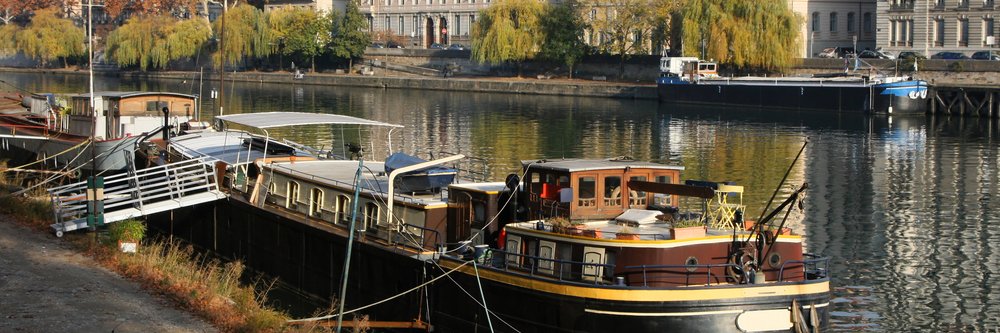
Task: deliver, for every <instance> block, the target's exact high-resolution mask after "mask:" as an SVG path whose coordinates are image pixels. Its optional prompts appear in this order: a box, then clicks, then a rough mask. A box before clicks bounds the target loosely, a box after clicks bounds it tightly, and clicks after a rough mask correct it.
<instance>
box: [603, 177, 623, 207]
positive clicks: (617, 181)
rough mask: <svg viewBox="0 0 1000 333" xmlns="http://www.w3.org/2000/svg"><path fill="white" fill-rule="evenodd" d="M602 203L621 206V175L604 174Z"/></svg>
mask: <svg viewBox="0 0 1000 333" xmlns="http://www.w3.org/2000/svg"><path fill="white" fill-rule="evenodd" d="M604 205H605V206H621V205H622V177H621V176H605V177H604Z"/></svg>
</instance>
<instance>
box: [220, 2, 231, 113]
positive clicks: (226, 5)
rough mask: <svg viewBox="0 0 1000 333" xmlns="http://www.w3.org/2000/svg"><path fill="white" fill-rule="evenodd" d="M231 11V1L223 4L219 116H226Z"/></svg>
mask: <svg viewBox="0 0 1000 333" xmlns="http://www.w3.org/2000/svg"><path fill="white" fill-rule="evenodd" d="M227 11H229V0H225V1H223V2H222V23H221V24H220V25H221V26H222V27H221V28H220V29H219V30H221V31H219V59H220V63H221V65H219V115H220V116H221V115H224V114H225V112H224V110H225V103H226V98H225V96H226V79H225V78H224V76H225V75H226V12H227Z"/></svg>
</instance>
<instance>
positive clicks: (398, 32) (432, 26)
mask: <svg viewBox="0 0 1000 333" xmlns="http://www.w3.org/2000/svg"><path fill="white" fill-rule="evenodd" d="M491 2H492V1H491V0H360V5H359V9H360V10H361V13H362V14H364V15H365V16H367V17H368V27H369V29H370V32H372V33H373V36H391V37H392V38H395V39H400V40H401V42H402V43H400V44H401V45H402V46H404V47H413V48H427V47H429V46H430V45H431V44H434V43H437V44H442V45H449V44H462V45H465V46H469V45H471V39H470V35H471V30H472V25H473V24H474V23H475V22H476V15H478V14H479V11H480V10H482V9H485V8H486V7H488V6H489V5H490V3H491ZM377 39H378V38H376V41H378V40H377Z"/></svg>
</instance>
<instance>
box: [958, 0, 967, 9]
mask: <svg viewBox="0 0 1000 333" xmlns="http://www.w3.org/2000/svg"><path fill="white" fill-rule="evenodd" d="M958 8H969V0H958Z"/></svg>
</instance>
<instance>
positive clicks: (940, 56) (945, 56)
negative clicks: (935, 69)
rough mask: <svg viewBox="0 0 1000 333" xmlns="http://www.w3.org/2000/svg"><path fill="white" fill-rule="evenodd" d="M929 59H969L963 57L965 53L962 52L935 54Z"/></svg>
mask: <svg viewBox="0 0 1000 333" xmlns="http://www.w3.org/2000/svg"><path fill="white" fill-rule="evenodd" d="M931 59H947V60H960V59H969V57H967V56H965V53H962V52H948V51H945V52H938V53H935V54H934V55H932V56H931Z"/></svg>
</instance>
